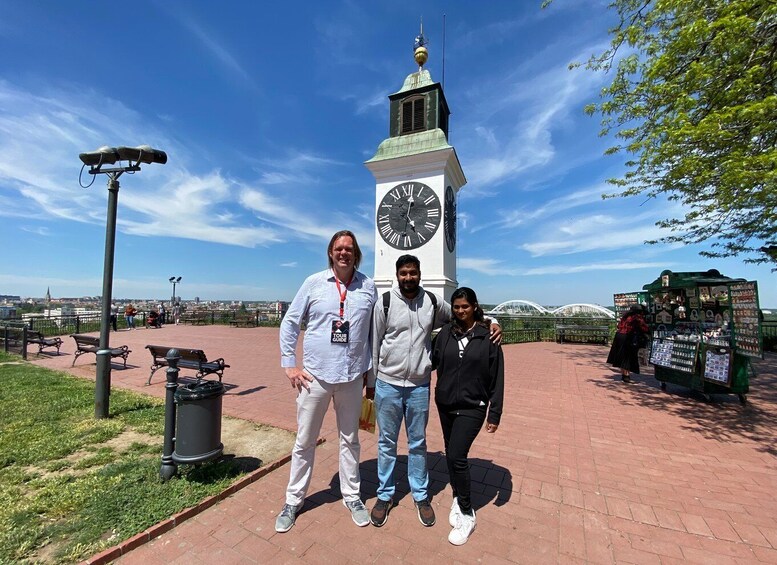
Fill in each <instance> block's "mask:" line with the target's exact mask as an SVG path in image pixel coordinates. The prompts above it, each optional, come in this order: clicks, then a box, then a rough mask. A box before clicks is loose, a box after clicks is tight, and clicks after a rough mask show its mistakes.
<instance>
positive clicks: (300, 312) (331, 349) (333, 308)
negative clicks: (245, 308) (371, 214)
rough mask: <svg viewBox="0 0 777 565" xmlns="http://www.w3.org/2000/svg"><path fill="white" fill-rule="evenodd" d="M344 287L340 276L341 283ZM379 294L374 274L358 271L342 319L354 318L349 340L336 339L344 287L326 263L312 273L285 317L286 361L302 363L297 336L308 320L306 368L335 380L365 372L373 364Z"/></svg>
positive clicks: (292, 364)
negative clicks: (334, 326) (333, 338)
mask: <svg viewBox="0 0 777 565" xmlns="http://www.w3.org/2000/svg"><path fill="white" fill-rule="evenodd" d="M344 288H345V285H344V284H343V282H342V281H341V282H340V289H341V290H342V289H344ZM377 299H378V293H377V291H376V290H375V283H374V282H373V281H372V279H370V278H368V277H367V276H365V275H364V274H362V273H360V272H359V271H354V276H353V280H352V281H351V284H349V285H348V291H347V293H346V296H345V302H344V306H343V308H344V311H343V321H347V322H350V329H349V336H348V343H332V342H331V335H332V322H334V321H337V320H339V319H340V293H339V292H338V290H337V284H336V283H335V275H334V272H333V271H332V270H331V269H327V270H326V271H321V272H319V273H316V274H314V275H311V276H309V277H308V278H307V279H305V282H304V283H302V286H301V287H300V289H299V290H298V291H297V295H296V296H295V297H294V300H292V302H291V305H290V306H289V310H288V312H287V313H286V315H285V316H284V318H283V321H282V322H281V332H280V342H281V367H284V368H288V367H296V366H297V355H296V349H297V340H298V339H299V334H300V327H301V325H302V323H303V322H305V321H306V322H307V326H306V329H305V339H304V341H303V343H302V351H303V370H304V371H305V372H307V373H308V374H310V375H311V376H313V377H315V378H317V379H320V380H322V381H324V382H327V383H330V384H337V383H345V382H349V381H352V380H354V379H356V378H358V377H360V376H361V375H362V374H364V373H365V372H366V371H368V370H369V369H370V368H371V367H372V345H371V339H370V329H371V323H370V320H371V316H372V308H373V305H374V304H375V302H376V301H377Z"/></svg>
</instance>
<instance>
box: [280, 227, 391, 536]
mask: <svg viewBox="0 0 777 565" xmlns="http://www.w3.org/2000/svg"><path fill="white" fill-rule="evenodd" d="M327 255H328V256H329V269H327V270H326V271H322V272H319V273H316V274H314V275H311V276H309V277H308V278H307V279H305V282H304V283H303V284H302V286H301V287H300V289H299V291H297V294H296V296H295V297H294V300H292V302H291V305H290V306H289V310H288V312H287V313H286V315H285V316H284V318H283V321H282V322H281V330H280V345H281V367H283V368H284V370H285V372H286V377H287V378H288V379H289V382H290V383H291V387H292V388H294V389H296V391H297V439H296V441H295V443H294V448H293V450H292V453H291V469H290V477H289V484H288V487H287V489H286V502H285V504H284V506H283V508H282V509H281V512H280V513H279V514H278V517H277V518H276V521H275V531H277V532H287V531H289V530H290V529H291V528H292V527H293V526H294V523H295V521H296V518H297V514H298V513H299V511H300V510H301V509H302V505H303V502H304V500H305V495H306V493H307V489H308V487H309V486H310V479H311V476H312V473H313V461H314V457H315V449H316V441H317V439H318V434H319V432H320V431H321V424H322V422H323V420H324V415H325V414H326V410H327V407H328V406H329V403H330V401H332V403H333V404H334V407H335V412H336V413H337V425H338V431H339V437H340V491H341V493H342V495H343V504H345V506H346V507H347V508H348V509H349V510H350V511H351V517H352V518H353V521H354V522H355V523H356V525H358V526H367V525H368V524H369V523H370V518H369V514H368V513H367V509H366V507H365V506H364V503H363V502H362V500H361V494H360V485H361V479H360V474H359V455H360V444H359V415H360V413H361V400H362V389H363V387H364V384H365V379H366V374H367V371H368V370H369V369H370V366H371V363H372V360H371V356H372V350H371V347H370V318H371V316H372V308H373V305H374V304H375V301H376V300H377V291H376V290H375V284H374V282H373V281H372V279H370V278H368V277H367V276H365V275H364V274H362V273H360V272H359V271H357V270H356V269H357V267H358V266H359V263H360V262H361V257H362V253H361V250H360V249H359V245H358V243H357V242H356V236H355V235H354V234H353V233H351V232H350V231H348V230H343V231H339V232H337V233H335V234H334V235H333V236H332V239H331V240H330V242H329V247H328V248H327ZM303 323H306V328H305V340H304V342H303V364H302V368H300V367H299V366H298V363H297V357H296V348H297V340H298V339H299V334H300V329H301V326H302V324H303Z"/></svg>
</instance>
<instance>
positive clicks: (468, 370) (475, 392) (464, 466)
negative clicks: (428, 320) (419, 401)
mask: <svg viewBox="0 0 777 565" xmlns="http://www.w3.org/2000/svg"><path fill="white" fill-rule="evenodd" d="M451 306H452V309H453V320H452V321H451V322H450V323H449V324H447V325H446V326H444V327H443V328H442V329H441V330H440V333H439V335H438V336H437V339H436V341H435V344H434V349H433V351H432V360H433V363H434V365H435V366H436V367H437V385H436V387H435V391H434V400H435V403H436V404H437V411H438V412H439V414H440V424H441V426H442V434H443V439H444V441H445V458H446V461H447V463H448V475H449V476H450V481H451V488H452V490H453V505H452V507H451V512H450V515H449V518H448V520H449V523H450V525H451V526H452V527H453V530H451V533H450V534H449V535H448V541H449V542H451V543H452V544H454V545H462V544H464V543H466V542H467V539H469V536H470V534H472V532H473V531H474V530H475V525H476V523H477V520H476V518H475V510H474V508H472V503H471V500H470V474H469V461H468V460H467V457H468V455H469V450H470V447H472V443H473V442H474V441H475V438H476V437H477V435H478V433H479V432H480V429H481V428H482V427H483V423H484V422H486V431H487V432H488V433H491V434H492V433H494V432H496V430H497V428H499V421H500V419H501V417H502V399H503V397H504V357H503V356H502V349H501V347H500V346H499V345H496V344H494V343H493V342H492V341H491V340H490V339H489V328H488V326H487V325H486V323H485V322H484V321H483V309H482V308H481V307H480V305H479V304H478V299H477V295H476V294H475V291H474V290H472V289H471V288H467V287H462V288H458V289H456V290H455V291H454V292H453V295H452V296H451Z"/></svg>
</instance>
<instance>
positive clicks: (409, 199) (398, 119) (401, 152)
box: [365, 30, 467, 300]
mask: <svg viewBox="0 0 777 565" xmlns="http://www.w3.org/2000/svg"><path fill="white" fill-rule="evenodd" d="M425 45H426V38H425V37H424V35H423V30H422V32H421V34H420V35H419V36H418V37H416V40H415V51H414V56H415V60H416V63H418V71H417V72H414V73H412V74H410V75H408V76H407V78H406V79H405V83H404V84H403V85H402V88H401V89H400V90H399V92H397V93H395V94H390V95H389V97H388V98H389V137H388V138H387V139H385V140H384V141H383V142H382V143H381V144H380V145H379V146H378V150H377V152H376V153H375V155H374V156H373V157H372V158H371V159H370V160H368V161H367V162H366V163H365V165H366V167H367V168H368V169H369V170H370V172H371V173H372V174H373V176H374V177H375V205H376V209H375V277H374V278H375V285H376V286H377V287H378V292H379V293H381V294H382V293H383V292H385V291H386V290H388V289H390V288H391V287H392V285H393V284H395V282H396V265H395V263H396V260H397V259H398V258H399V256H400V255H405V254H410V255H415V256H416V257H418V259H419V260H420V262H421V284H422V285H423V287H424V288H425V289H427V290H431V291H432V292H434V293H436V294H438V295H440V296H442V297H443V298H445V299H446V300H450V297H451V294H452V293H453V291H454V290H455V289H456V286H457V281H456V204H457V201H458V192H459V190H460V189H461V188H462V187H463V186H464V185H465V184H466V183H467V179H466V178H465V177H464V173H463V172H462V170H461V164H460V163H459V158H458V157H457V156H456V150H455V149H454V148H453V146H451V145H450V144H449V143H448V116H449V115H450V111H449V110H448V103H447V102H446V101H445V94H444V93H443V90H442V87H441V86H440V83H437V82H434V81H432V77H431V74H430V73H429V71H428V70H426V69H424V68H423V65H424V63H426V60H427V58H428V52H427V50H426V47H425Z"/></svg>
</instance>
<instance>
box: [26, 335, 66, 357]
mask: <svg viewBox="0 0 777 565" xmlns="http://www.w3.org/2000/svg"><path fill="white" fill-rule="evenodd" d="M27 343H34V344H35V345H37V346H38V353H43V349H44V348H46V347H56V348H57V355H59V348H60V347H62V339H61V338H59V337H44V336H43V334H42V333H41V332H37V331H34V330H27Z"/></svg>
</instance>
